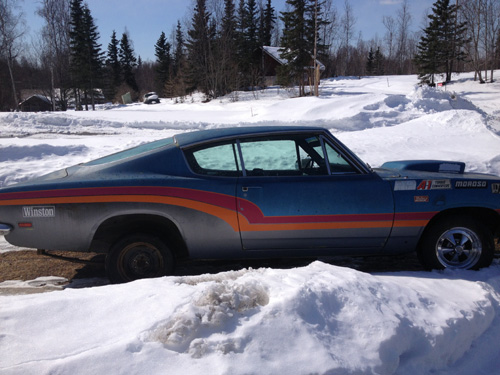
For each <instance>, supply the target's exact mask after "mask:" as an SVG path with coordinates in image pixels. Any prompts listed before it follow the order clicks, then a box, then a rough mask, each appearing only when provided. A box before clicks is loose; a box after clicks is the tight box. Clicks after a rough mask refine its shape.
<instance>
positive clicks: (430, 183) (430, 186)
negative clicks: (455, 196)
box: [417, 180, 451, 190]
mask: <svg viewBox="0 0 500 375" xmlns="http://www.w3.org/2000/svg"><path fill="white" fill-rule="evenodd" d="M444 189H451V182H450V180H423V181H422V182H421V183H420V184H419V185H418V186H417V190H444Z"/></svg>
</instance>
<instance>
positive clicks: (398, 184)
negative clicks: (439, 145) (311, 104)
mask: <svg viewBox="0 0 500 375" xmlns="http://www.w3.org/2000/svg"><path fill="white" fill-rule="evenodd" d="M464 169H465V164H464V163H462V162H454V161H415V160H414V161H398V162H389V163H386V164H384V165H383V166H382V168H380V169H375V170H372V169H371V168H370V167H369V166H368V165H367V164H365V163H364V162H363V161H361V160H360V159H359V158H358V157H357V156H356V155H355V154H354V153H352V152H351V151H350V150H349V149H348V148H347V147H345V146H344V145H343V144H342V143H341V142H340V141H339V140H337V139H336V138H335V137H333V136H332V135H331V134H330V133H329V132H328V131H327V130H325V129H322V128H316V127H299V126H290V127H249V128H226V129H217V130H207V131H198V132H191V133H183V134H178V135H176V136H174V137H172V138H167V139H162V140H159V141H155V142H152V143H148V144H144V145H141V146H138V147H135V148H133V149H129V150H126V151H123V152H120V153H117V154H113V155H109V156H106V157H103V158H101V159H97V160H94V161H91V162H88V163H86V164H81V165H77V166H73V167H70V168H67V169H64V170H60V171H57V172H54V173H51V174H49V175H46V176H43V177H40V178H38V179H35V180H33V181H30V182H26V183H21V184H18V185H13V186H8V187H4V188H1V189H0V223H1V224H0V232H1V233H3V234H4V235H5V238H6V240H7V241H8V242H10V243H11V244H13V245H16V246H22V247H29V248H37V249H43V250H58V251H84V252H85V251H93V252H100V253H105V254H107V257H106V269H107V273H108V275H109V278H110V279H111V280H112V281H114V282H122V281H129V280H134V279H139V278H143V277H157V276H162V275H167V274H170V273H171V272H172V270H173V268H174V265H175V261H176V260H178V259H181V258H193V259H194V258H197V259H236V258H269V257H303V256H308V257H309V256H324V255H328V256H330V255H388V254H401V253H406V252H412V251H417V253H418V255H419V257H420V259H421V261H422V263H423V264H424V265H425V267H427V268H429V269H440V268H462V269H477V268H480V267H486V266H488V265H489V264H490V263H491V261H492V259H493V256H494V238H495V237H498V235H499V231H500V177H498V176H492V175H486V174H471V173H465V172H464Z"/></svg>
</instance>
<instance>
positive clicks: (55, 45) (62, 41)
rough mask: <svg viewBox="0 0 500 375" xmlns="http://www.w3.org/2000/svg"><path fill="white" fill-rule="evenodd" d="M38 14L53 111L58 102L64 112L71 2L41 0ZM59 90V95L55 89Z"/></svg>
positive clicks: (67, 76) (66, 92)
mask: <svg viewBox="0 0 500 375" xmlns="http://www.w3.org/2000/svg"><path fill="white" fill-rule="evenodd" d="M37 14H38V15H39V16H40V17H42V18H43V20H44V21H45V24H44V26H43V28H42V34H41V36H42V40H43V43H44V50H43V51H42V52H41V54H43V55H44V56H41V59H43V60H45V61H46V63H47V64H48V68H49V70H50V76H51V80H50V81H51V89H50V97H51V100H52V105H53V110H55V109H56V102H57V101H58V102H59V106H60V108H61V109H62V110H65V109H66V108H67V102H68V92H69V89H68V88H67V87H66V86H68V85H69V75H68V72H69V30H70V8H69V0H41V7H40V8H39V9H38V11H37ZM56 87H57V88H59V95H57V94H56V92H55V88H56Z"/></svg>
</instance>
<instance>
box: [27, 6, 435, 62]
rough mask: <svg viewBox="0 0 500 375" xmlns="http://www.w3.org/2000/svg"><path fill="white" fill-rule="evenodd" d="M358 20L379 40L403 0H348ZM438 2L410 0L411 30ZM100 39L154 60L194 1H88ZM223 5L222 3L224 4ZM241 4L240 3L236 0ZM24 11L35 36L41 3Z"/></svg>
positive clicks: (185, 19)
mask: <svg viewBox="0 0 500 375" xmlns="http://www.w3.org/2000/svg"><path fill="white" fill-rule="evenodd" d="M349 1H350V4H351V7H352V8H353V10H354V16H355V17H356V24H355V29H356V35H357V34H358V33H359V32H361V33H362V37H363V39H365V40H369V39H371V38H373V37H375V36H376V35H378V36H379V37H380V38H382V37H383V35H384V33H385V29H384V25H383V23H382V18H383V16H394V17H395V16H396V14H397V12H398V10H399V9H400V7H401V2H402V0H349ZM434 2H435V0H418V1H415V0H410V2H409V3H410V11H411V14H412V18H413V21H412V29H413V30H418V29H419V28H421V25H422V18H423V15H424V14H425V12H426V11H427V10H428V9H430V8H431V7H432V4H433V3H434ZM86 3H87V4H88V5H89V8H90V11H91V14H92V16H93V17H94V20H95V23H96V25H97V27H98V31H99V33H100V36H101V40H100V42H101V44H102V48H103V50H107V46H108V44H109V41H110V40H111V34H112V33H113V30H115V31H116V34H117V37H118V39H120V38H121V35H122V33H123V32H125V31H128V33H129V36H130V39H131V40H132V42H133V45H134V49H135V52H136V56H141V58H142V59H143V60H155V56H154V45H155V43H156V41H157V40H158V38H159V37H160V35H161V33H162V31H163V32H165V34H166V35H167V37H170V35H171V33H172V31H173V30H174V29H175V27H176V25H177V21H179V20H180V21H181V24H182V25H183V29H184V31H186V26H185V25H189V22H190V19H191V13H192V10H193V8H194V0H147V1H144V0H86ZM221 3H222V1H221ZM235 3H238V1H235ZM285 3H286V0H273V6H274V8H275V10H276V12H281V11H283V10H284V9H285ZM333 3H334V5H335V7H336V8H337V10H338V12H339V13H340V14H342V13H343V8H344V0H333ZM20 5H21V6H22V8H23V9H24V12H25V14H26V20H27V23H28V26H29V29H30V35H31V36H32V37H34V36H36V35H37V34H38V31H39V30H40V28H41V27H42V24H43V21H42V19H41V18H40V17H39V16H37V15H36V14H35V12H36V9H37V8H38V7H39V6H40V1H39V0H24V1H23V0H21V4H20Z"/></svg>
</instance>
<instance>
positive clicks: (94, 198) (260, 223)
mask: <svg viewBox="0 0 500 375" xmlns="http://www.w3.org/2000/svg"><path fill="white" fill-rule="evenodd" d="M425 197H426V199H427V201H428V198H429V197H428V196H425ZM415 198H417V197H415ZM112 202H115V203H127V202H131V203H137V202H142V203H157V204H165V205H174V206H180V207H186V208H190V209H193V210H196V211H200V212H204V213H207V214H209V215H213V216H215V217H218V218H220V219H221V220H223V221H225V222H226V223H228V224H229V225H230V226H231V227H232V229H233V230H234V231H236V232H237V231H242V232H246V231H270V230H304V229H346V228H391V227H392V226H395V227H421V226H425V225H426V224H427V223H428V222H429V220H430V219H431V218H432V216H434V214H435V213H433V212H430V213H400V214H396V215H395V214H394V213H392V212H391V213H375V214H347V215H342V214H341V215H297V216H265V215H264V214H263V212H262V211H261V209H260V208H259V207H258V206H257V205H255V204H254V203H252V202H250V201H248V200H245V199H241V198H235V197H234V196H231V195H226V194H220V193H213V192H209V191H203V190H195V189H187V188H168V187H154V186H153V187H113V188H80V189H62V190H44V191H33V192H21V193H4V194H0V205H10V206H13V205H22V206H23V215H27V216H25V217H50V215H55V206H48V205H47V204H78V203H112ZM30 215H31V216H30Z"/></svg>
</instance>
